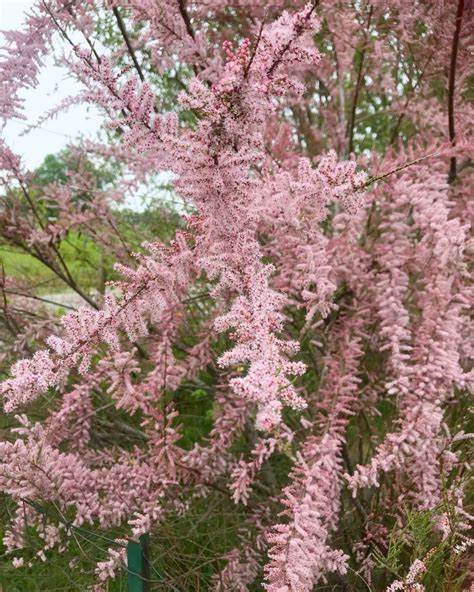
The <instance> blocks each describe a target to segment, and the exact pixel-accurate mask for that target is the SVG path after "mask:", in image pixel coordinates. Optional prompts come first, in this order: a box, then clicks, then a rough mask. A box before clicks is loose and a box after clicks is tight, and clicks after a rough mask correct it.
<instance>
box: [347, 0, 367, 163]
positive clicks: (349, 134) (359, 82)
mask: <svg viewBox="0 0 474 592" xmlns="http://www.w3.org/2000/svg"><path fill="white" fill-rule="evenodd" d="M372 13H373V7H372V6H371V7H370V11H369V18H368V21H367V28H366V31H365V33H364V45H363V47H362V49H361V50H357V51H359V54H360V61H359V69H358V71H357V81H356V87H355V91H354V98H353V100H352V107H351V118H350V120H349V127H348V129H347V137H348V138H349V148H348V152H349V154H350V153H351V152H353V150H354V127H355V116H356V110H357V102H358V100H359V93H360V89H361V86H362V79H363V71H364V58H365V53H366V50H367V37H368V31H369V28H370V23H371V21H372Z"/></svg>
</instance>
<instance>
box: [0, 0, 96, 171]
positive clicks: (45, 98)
mask: <svg viewBox="0 0 474 592" xmlns="http://www.w3.org/2000/svg"><path fill="white" fill-rule="evenodd" d="M33 3H34V1H33V0H0V30H9V29H19V28H21V26H22V23H23V19H24V13H25V11H28V9H29V8H30V7H31V6H32V5H33ZM2 37H3V36H2V35H1V34H0V45H1V44H2V43H3V39H2ZM80 89H81V87H80V85H79V84H78V83H77V82H75V81H74V80H72V79H71V78H68V77H67V71H66V69H65V68H60V67H57V66H55V65H54V62H53V59H52V58H51V57H48V58H47V59H46V61H45V65H44V67H43V69H42V71H41V74H40V77H39V86H38V87H37V88H34V89H28V90H25V91H23V92H22V93H21V95H20V96H21V98H23V99H25V104H24V114H25V115H26V117H27V120H26V121H23V120H18V121H16V120H13V121H9V122H8V124H7V125H6V126H5V128H4V129H3V131H2V136H3V137H4V138H5V141H6V142H7V144H8V145H9V146H10V148H11V149H12V150H13V151H14V152H15V153H16V154H19V155H21V156H23V163H24V164H25V166H26V168H28V169H31V168H35V167H37V166H38V165H39V164H41V162H42V161H43V159H44V157H45V156H46V155H47V154H54V153H56V152H58V151H59V150H61V149H62V148H64V147H65V146H66V144H67V143H68V141H69V140H70V139H71V138H75V137H77V135H78V134H79V133H82V134H83V135H84V136H86V137H90V138H95V136H96V134H97V131H98V130H99V128H100V126H101V125H102V123H103V119H102V118H101V117H100V116H99V114H98V112H97V111H95V110H93V109H92V108H89V109H88V108H87V107H86V106H85V105H78V106H74V107H71V108H70V109H69V110H68V111H66V112H64V113H62V114H60V115H58V116H57V117H55V118H54V119H52V120H49V121H47V122H44V123H42V124H41V128H42V129H35V130H33V131H31V132H30V133H28V134H27V135H21V134H22V132H24V130H25V126H26V125H28V124H32V123H36V122H37V121H38V119H39V117H41V116H42V115H43V114H44V113H45V112H47V111H49V110H50V109H52V108H53V107H55V106H56V105H57V104H58V103H59V102H60V101H61V100H62V99H65V98H66V97H69V96H71V95H76V94H77V92H78V91H79V90H80Z"/></svg>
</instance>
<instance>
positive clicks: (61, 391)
mask: <svg viewBox="0 0 474 592" xmlns="http://www.w3.org/2000/svg"><path fill="white" fill-rule="evenodd" d="M286 4H288V6H286ZM473 24H474V23H473V13H472V10H470V8H469V6H468V3H466V2H464V1H463V0H456V1H455V2H454V1H452V2H451V1H448V2H446V1H443V2H441V1H438V0H432V1H430V2H415V3H412V2H410V3H404V2H394V3H385V2H381V1H373V2H371V3H366V2H357V3H351V2H346V3H333V2H329V1H326V0H324V1H320V2H318V1H316V0H313V1H312V2H309V3H307V4H306V3H304V2H296V1H295V2H292V3H285V2H280V1H269V2H265V3H261V2H260V3H259V2H252V1H248V2H243V1H242V2H236V3H235V4H233V5H228V3H227V2H220V1H219V0H208V1H206V2H193V1H191V0H190V1H189V2H184V0H166V1H165V2H155V1H150V0H139V1H138V0H127V2H125V1H124V2H120V1H117V0H108V1H106V2H96V1H94V0H90V1H88V2H82V3H79V2H65V1H64V0H47V1H44V2H43V1H42V0H41V1H38V2H37V3H36V5H35V8H34V10H33V12H32V14H31V15H30V16H28V17H27V19H26V21H25V27H24V29H23V30H22V31H16V32H8V33H7V35H6V42H7V45H6V48H5V49H4V54H3V57H2V62H1V64H0V79H1V81H2V88H3V91H2V96H1V101H0V110H1V114H2V117H3V118H4V119H5V120H8V119H10V118H18V117H23V116H24V114H23V111H22V102H21V90H22V89H23V88H25V87H28V86H34V85H35V84H36V81H37V77H38V72H39V70H40V68H41V65H42V59H43V57H44V56H45V55H46V54H47V53H48V52H49V51H50V50H51V49H53V50H56V49H59V50H60V51H59V52H58V55H60V60H61V62H62V64H63V65H65V66H66V67H68V68H69V69H70V71H71V73H72V75H74V76H75V77H76V78H77V79H78V80H79V81H80V83H81V84H82V88H83V91H82V93H81V95H80V96H79V97H75V98H74V99H72V98H71V100H70V101H66V103H65V104H63V105H61V106H59V108H66V107H67V106H68V105H69V104H71V103H72V102H75V101H83V102H87V103H92V104H94V105H96V106H97V107H99V108H100V109H101V110H102V112H103V113H104V119H105V122H106V125H107V127H108V129H109V130H110V131H109V132H108V134H107V137H108V140H107V142H103V143H100V142H96V143H93V142H90V141H81V140H78V142H77V143H76V144H75V145H74V146H71V147H70V148H69V154H70V155H71V161H70V162H69V163H68V164H67V166H66V171H67V172H66V175H65V179H63V180H62V181H61V180H54V179H53V180H52V181H50V182H46V184H45V183H44V182H41V183H40V181H39V177H38V175H35V174H34V173H32V172H29V171H26V170H25V168H24V167H23V165H22V162H21V158H20V157H19V156H18V155H15V154H14V153H13V152H12V150H11V149H10V148H9V147H8V146H7V145H6V143H5V142H4V141H2V144H1V146H0V165H1V179H2V186H3V196H2V202H1V206H0V208H1V209H0V216H1V231H0V234H1V240H2V244H4V245H7V246H9V247H10V248H12V247H13V248H15V249H17V250H20V251H21V252H24V253H28V254H29V256H30V257H33V258H34V259H35V260H36V261H38V262H40V263H41V264H42V265H43V266H45V267H46V268H48V269H49V270H50V271H51V272H52V273H53V274H55V276H56V277H57V278H58V279H59V280H60V281H61V282H62V284H63V285H66V286H67V287H68V289H69V290H70V291H71V292H74V293H75V294H77V296H78V297H79V298H80V299H81V306H79V307H77V309H76V306H72V307H71V308H73V310H71V311H70V312H67V313H66V314H64V315H63V316H61V317H60V318H59V317H58V315H57V314H55V309H54V307H53V308H51V306H47V302H45V301H46V300H48V299H47V298H45V297H42V296H41V294H42V293H41V292H38V290H37V287H36V286H34V285H32V282H31V281H28V278H18V277H14V276H11V275H8V274H6V273H3V276H2V283H1V288H2V294H3V305H2V306H3V308H2V315H3V327H4V329H5V331H4V334H5V337H3V334H2V343H3V345H4V347H3V352H2V361H3V364H4V366H5V371H6V373H7V374H8V375H7V376H5V379H4V381H3V382H2V384H1V386H0V392H1V395H2V400H3V406H4V410H5V413H6V414H8V420H7V422H8V423H7V425H8V427H6V428H5V429H4V430H3V439H2V441H1V443H0V450H1V457H0V458H1V460H0V490H1V491H2V493H3V494H4V495H5V496H6V498H5V499H8V500H9V501H8V507H9V508H11V516H10V519H9V520H8V524H7V525H6V530H5V534H4V540H3V542H4V545H5V548H6V552H7V554H8V555H9V556H10V557H11V559H12V562H13V566H14V567H16V568H19V569H20V568H22V566H24V565H26V566H30V568H31V569H34V568H33V567H32V566H34V561H35V556H37V558H39V559H43V560H48V558H50V557H53V556H54V555H55V554H58V553H66V550H68V552H70V549H71V548H72V547H74V546H75V545H78V546H79V548H80V549H81V552H82V547H81V544H80V541H79V540H78V537H81V536H82V537H85V538H86V540H87V541H88V543H89V542H90V538H87V537H88V536H89V535H90V536H92V537H102V538H101V539H100V540H99V539H97V540H99V543H101V545H98V546H99V548H100V553H99V554H98V553H95V556H96V557H95V563H94V568H95V576H94V578H93V581H92V580H91V581H89V583H88V585H90V586H93V587H94V589H96V590H100V589H108V588H106V586H107V585H108V581H109V579H110V578H114V577H119V574H120V573H121V570H122V569H124V568H126V563H125V561H126V559H125V552H124V547H125V545H126V542H127V540H132V539H133V540H137V539H138V538H139V537H141V536H142V535H144V534H145V533H151V546H150V561H152V562H153V565H154V573H156V578H155V576H153V577H152V576H150V578H151V579H153V578H154V579H153V581H156V582H157V586H159V587H158V588H157V589H163V590H165V589H166V590H176V589H180V590H191V589H196V590H197V589H203V588H202V587H204V589H214V590H240V591H244V590H250V589H262V587H263V589H265V590H267V591H269V592H285V591H287V592H304V591H311V590H313V589H319V588H317V586H318V585H319V586H323V585H324V583H325V582H329V584H330V585H331V586H333V588H332V589H338V590H348V589H351V590H352V589H354V590H359V589H360V590H366V589H371V590H384V589H387V590H390V591H395V590H407V591H408V590H411V591H414V590H417V591H422V590H425V589H426V590H435V589H436V590H437V589H439V590H441V589H443V590H448V589H449V590H454V589H461V587H462V586H463V585H465V584H466V582H467V581H468V576H467V575H466V569H465V567H464V554H465V553H466V552H467V548H468V547H469V544H470V539H469V538H468V536H467V534H466V533H467V529H468V528H469V519H470V516H469V513H468V511H467V510H466V509H465V507H464V498H465V493H466V492H465V489H466V482H467V477H466V475H467V474H468V459H467V457H466V451H467V445H468V442H469V435H468V434H467V423H466V413H464V411H463V410H464V409H465V408H466V405H467V403H466V401H467V400H468V399H467V394H468V392H469V389H470V387H471V386H472V371H470V370H469V359H470V353H471V351H470V339H469V335H470V334H469V330H470V326H469V317H468V311H469V303H470V298H471V297H472V292H471V288H470V285H469V270H468V266H467V261H468V256H469V246H470V245H469V216H470V214H471V213H472V208H470V204H469V188H470V185H471V183H472V179H473V169H472V152H473V148H474V142H473V139H472V129H470V126H469V124H470V123H471V124H472V121H473V107H472V88H470V87H469V84H470V83H472V70H470V67H469V66H470V65H472V61H471V63H470V54H469V51H470V48H471V46H470V45H469V43H470V41H471V38H470V36H469V35H470V33H471V32H472V27H473ZM111 31H112V32H111ZM47 116H48V114H46V115H45V117H47ZM471 128H472V125H471ZM91 155H92V156H91ZM105 162H108V163H110V162H113V163H114V166H115V169H114V174H113V175H112V176H111V177H110V176H107V175H106V176H105V177H104V178H103V179H101V178H100V175H99V174H98V172H97V171H100V170H101V169H102V168H103V167H104V166H105V165H104V163H105ZM160 171H170V172H171V173H172V175H173V176H172V179H173V180H172V186H173V193H174V195H175V196H178V198H179V199H182V200H184V203H185V205H184V206H182V207H181V208H178V210H177V212H178V213H179V214H180V217H181V220H180V221H179V224H177V225H176V230H175V232H174V236H173V237H172V238H171V239H170V240H167V239H160V238H158V237H157V236H149V237H147V239H148V240H146V241H145V242H143V243H142V245H141V246H139V245H138V244H136V243H135V242H134V241H133V240H131V239H130V234H129V233H128V232H124V228H123V224H122V223H121V218H120V212H119V210H118V209H117V207H116V206H117V204H120V203H122V202H123V200H124V198H125V196H126V195H127V193H129V192H136V191H138V190H139V188H140V187H143V186H144V185H145V186H146V185H149V184H152V183H153V182H154V179H155V178H156V174H157V173H159V172H160ZM78 235H79V236H81V237H87V239H88V240H90V241H92V242H93V244H94V245H95V248H97V249H99V250H100V252H101V253H105V254H106V256H107V257H109V258H113V260H114V261H115V276H113V277H112V278H111V281H110V282H109V284H108V287H107V289H106V290H104V289H102V290H99V291H98V292H97V293H93V292H91V291H90V290H88V289H86V288H85V287H84V286H83V285H81V282H80V281H78V279H77V277H76V276H75V274H74V273H73V272H72V271H71V269H70V267H69V265H68V261H67V260H66V259H65V257H64V245H65V244H66V243H67V242H68V241H70V239H71V237H73V236H78ZM10 364H11V369H10V370H7V368H8V367H9V365H10ZM413 512H415V513H416V512H419V513H422V514H420V515H423V516H429V520H428V526H427V527H426V524H425V523H423V524H425V530H426V532H425V534H426V536H425V538H424V539H423V541H424V542H423V545H425V547H426V548H423V549H421V547H420V545H418V546H417V545H414V544H413V538H410V536H407V534H406V532H407V531H406V530H403V525H404V524H406V523H407V520H408V517H409V516H412V515H413V514H412V513H413ZM179 524H181V525H183V524H188V527H187V528H185V532H184V534H183V536H182V537H181V538H183V539H186V541H188V545H189V546H188V547H187V548H186V551H183V550H181V551H179V548H177V547H176V546H175V547H173V545H170V546H169V547H170V548H169V549H165V547H166V545H165V544H164V543H163V541H164V540H166V537H167V536H168V537H169V536H170V535H169V531H170V530H172V529H173V528H176V529H177V530H179ZM400 529H401V530H400ZM32 532H33V533H35V535H34V536H36V537H37V538H36V539H35V541H36V542H35V543H34V544H33V543H32V539H31V537H32V536H33V535H32V534H31V533H32ZM395 532H401V533H402V534H400V540H399V544H401V545H404V549H405V552H404V554H402V553H399V555H397V557H399V556H400V557H401V559H400V558H399V560H398V559H397V561H396V562H393V561H392V562H390V561H389V559H390V557H391V555H390V553H391V552H392V549H393V546H391V543H390V541H391V540H392V539H391V537H392V536H394V535H393V533H395ZM84 533H88V534H87V536H86V534H84ZM167 533H168V534H167ZM210 533H211V534H210ZM206 537H207V538H206ZM106 538H108V539H109V542H110V546H109V548H108V550H107V548H106V547H104V545H103V544H102V543H103V541H104V540H105V539H106ZM415 539H416V537H415ZM94 540H95V539H94ZM160 541H161V542H160ZM211 541H212V544H211ZM183 544H184V543H183ZM160 545H162V547H161V546H160ZM206 545H207V546H206ZM200 547H202V549H201V550H200V551H198V550H197V549H198V548H200ZM173 549H175V555H173ZM167 553H169V555H167ZM180 553H182V554H183V557H181V556H180ZM443 554H444V555H443ZM98 555H100V557H99V556H98ZM402 555H403V556H402ZM441 555H442V556H443V557H445V562H444V567H443V566H441V567H440V566H439V565H438V564H436V565H437V566H438V567H437V569H438V570H439V572H440V573H441V576H439V577H438V576H437V577H435V578H434V579H433V580H430V577H431V575H430V561H431V564H433V565H434V562H433V561H432V558H433V557H435V558H436V557H437V558H439V557H440V556H441ZM189 557H191V559H189ZM186 558H188V559H186ZM193 558H194V559H193ZM384 558H385V559H384ZM83 559H84V558H83V557H82V560H83ZM72 561H73V563H72V564H71V565H72V566H73V567H74V561H75V560H74V559H73V560H72ZM433 569H434V567H433ZM425 585H426V586H431V587H427V588H425ZM200 586H201V588H200ZM436 586H438V587H436ZM439 586H445V587H444V588H441V587H439ZM455 586H457V588H455ZM321 589H322V587H321Z"/></svg>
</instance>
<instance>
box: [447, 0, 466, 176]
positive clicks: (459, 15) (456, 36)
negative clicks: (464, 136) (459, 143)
mask: <svg viewBox="0 0 474 592" xmlns="http://www.w3.org/2000/svg"><path fill="white" fill-rule="evenodd" d="M463 12H464V0H459V3H458V9H457V13H456V28H455V30H454V36H453V45H452V50H451V64H450V67H449V82H448V127H449V139H450V140H451V143H452V144H454V140H455V137H456V132H455V129H454V87H455V80H456V62H457V57H458V48H459V36H460V32H461V22H462V15H463ZM456 174H457V171H456V157H455V156H452V157H451V160H450V163H449V175H448V183H453V182H454V181H455V179H456Z"/></svg>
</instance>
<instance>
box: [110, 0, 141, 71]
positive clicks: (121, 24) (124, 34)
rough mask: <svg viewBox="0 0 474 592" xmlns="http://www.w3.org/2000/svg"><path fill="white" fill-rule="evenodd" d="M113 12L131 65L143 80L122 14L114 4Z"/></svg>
mask: <svg viewBox="0 0 474 592" xmlns="http://www.w3.org/2000/svg"><path fill="white" fill-rule="evenodd" d="M112 10H113V13H114V15H115V18H116V20H117V24H118V26H119V29H120V32H121V33H122V37H123V40H124V41H125V45H126V46H127V49H128V53H129V54H130V56H131V58H132V61H133V65H134V66H135V70H136V71H137V72H138V76H139V77H140V80H141V81H142V82H145V77H144V76H143V71H142V69H141V66H140V64H139V63H138V60H137V56H136V54H135V50H134V49H133V46H132V43H131V41H130V37H129V36H128V33H127V29H126V28H125V23H124V22H123V18H122V15H121V14H120V12H119V10H118V8H117V7H116V6H114V7H113V9H112Z"/></svg>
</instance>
